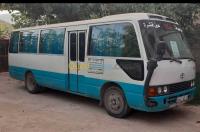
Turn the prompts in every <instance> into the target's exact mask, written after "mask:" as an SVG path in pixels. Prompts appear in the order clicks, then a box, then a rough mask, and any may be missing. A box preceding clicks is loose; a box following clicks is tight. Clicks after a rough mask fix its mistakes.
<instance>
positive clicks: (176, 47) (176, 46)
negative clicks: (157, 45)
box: [170, 41, 180, 57]
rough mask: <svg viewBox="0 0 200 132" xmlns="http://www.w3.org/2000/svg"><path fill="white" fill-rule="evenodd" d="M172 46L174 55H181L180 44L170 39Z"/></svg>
mask: <svg viewBox="0 0 200 132" xmlns="http://www.w3.org/2000/svg"><path fill="white" fill-rule="evenodd" d="M170 46H171V49H172V52H173V55H174V57H180V53H179V50H178V45H177V43H176V41H170Z"/></svg>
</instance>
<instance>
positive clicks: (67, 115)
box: [0, 73, 200, 132]
mask: <svg viewBox="0 0 200 132" xmlns="http://www.w3.org/2000/svg"><path fill="white" fill-rule="evenodd" d="M199 121H200V106H186V105H185V106H180V107H177V108H174V109H171V110H169V111H165V112H159V113H145V112H139V111H134V112H133V113H132V114H131V116H129V117H128V118H127V119H116V118H113V117H111V116H109V115H108V114H107V113H106V112H105V111H104V109H103V108H101V107H99V106H98V102H97V101H95V100H92V99H88V98H84V97H80V96H75V95H70V94H66V93H63V92H58V91H53V90H49V91H47V92H45V93H41V94H37V95H33V94H29V93H28V92H27V91H26V90H25V88H24V83H23V82H21V81H17V80H14V79H11V78H10V77H9V76H8V73H0V132H45V131H46V132H82V131H83V132H200V122H199Z"/></svg>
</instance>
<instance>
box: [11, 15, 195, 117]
mask: <svg viewBox="0 0 200 132" xmlns="http://www.w3.org/2000/svg"><path fill="white" fill-rule="evenodd" d="M195 69H196V66H195V60H194V58H193V56H192V54H191V51H190V49H189V46H188V44H187V41H186V39H185V37H184V34H183V31H182V30H181V28H180V26H179V24H178V23H177V22H176V21H174V20H173V19H171V18H169V17H166V16H161V15H157V14H151V13H127V14H117V15H110V16H105V17H102V18H99V19H91V20H83V21H75V22H67V23H58V24H50V25H42V26H35V27H27V28H21V29H17V30H14V31H13V32H12V34H11V38H10V46H9V74H10V76H11V77H12V78H15V79H18V80H22V81H24V82H25V87H26V89H27V90H28V92H30V93H32V94H35V93H39V92H41V91H43V90H44V89H45V88H50V89H55V90H60V91H63V92H68V93H72V94H77V95H81V96H85V97H90V98H93V99H96V100H99V103H100V106H103V107H104V108H105V111H106V112H107V113H108V114H109V115H111V116H113V117H116V118H123V117H126V116H127V115H128V114H129V113H130V111H131V110H133V109H134V110H141V111H146V112H159V111H164V110H168V109H170V108H173V107H175V106H179V105H181V104H184V103H186V102H188V101H190V100H192V99H193V97H194V93H195V82H194V80H195Z"/></svg>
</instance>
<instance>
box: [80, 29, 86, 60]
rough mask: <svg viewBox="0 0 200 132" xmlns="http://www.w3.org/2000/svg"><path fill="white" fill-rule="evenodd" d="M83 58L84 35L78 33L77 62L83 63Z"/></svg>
mask: <svg viewBox="0 0 200 132" xmlns="http://www.w3.org/2000/svg"><path fill="white" fill-rule="evenodd" d="M84 58H85V33H84V32H81V33H79V60H80V61H84Z"/></svg>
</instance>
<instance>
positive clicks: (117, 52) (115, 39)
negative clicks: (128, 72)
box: [88, 23, 140, 57]
mask: <svg viewBox="0 0 200 132" xmlns="http://www.w3.org/2000/svg"><path fill="white" fill-rule="evenodd" d="M89 42H90V44H89V49H88V50H89V55H94V56H114V57H140V52H139V47H138V42H137V37H136V34H135V30H134V26H133V25H132V24H131V23H117V24H107V25H99V26H92V27H90V40H89Z"/></svg>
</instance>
